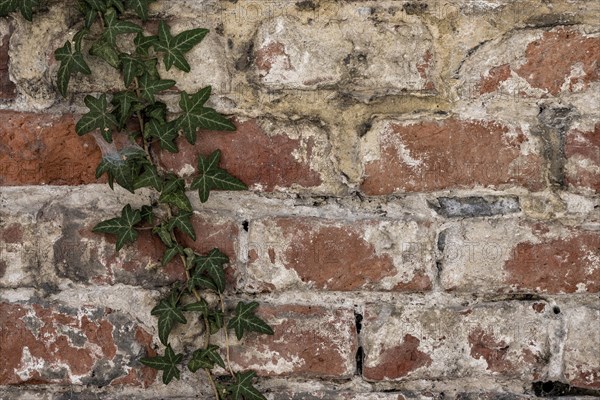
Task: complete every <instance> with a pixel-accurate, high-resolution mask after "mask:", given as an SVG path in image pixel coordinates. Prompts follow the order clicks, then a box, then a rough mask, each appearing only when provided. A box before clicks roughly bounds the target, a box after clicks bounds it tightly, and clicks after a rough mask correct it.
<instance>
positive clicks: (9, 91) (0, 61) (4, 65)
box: [0, 27, 17, 100]
mask: <svg viewBox="0 0 600 400" xmlns="http://www.w3.org/2000/svg"><path fill="white" fill-rule="evenodd" d="M11 34H12V29H11V28H10V27H9V31H8V33H7V34H5V35H4V36H2V35H0V100H12V99H14V98H15V97H16V96H17V87H16V86H15V84H14V83H13V82H12V81H11V80H10V76H9V73H8V67H9V63H10V58H9V56H8V49H9V42H10V36H11Z"/></svg>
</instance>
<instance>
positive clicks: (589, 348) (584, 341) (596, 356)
mask: <svg viewBox="0 0 600 400" xmlns="http://www.w3.org/2000/svg"><path fill="white" fill-rule="evenodd" d="M560 310H561V313H562V314H564V316H565V318H566V320H567V323H566V329H565V331H566V333H567V335H566V339H565V345H564V359H563V365H564V375H565V378H566V379H567V381H568V382H569V383H570V384H571V385H573V386H577V387H583V388H590V389H600V329H598V328H599V327H600V309H599V308H598V304H597V301H596V305H595V306H588V307H586V306H566V305H565V306H562V305H561V307H560Z"/></svg>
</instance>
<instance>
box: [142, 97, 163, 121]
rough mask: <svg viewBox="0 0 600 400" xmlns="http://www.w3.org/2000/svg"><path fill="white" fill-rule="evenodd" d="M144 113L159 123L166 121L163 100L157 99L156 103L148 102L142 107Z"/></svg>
mask: <svg viewBox="0 0 600 400" xmlns="http://www.w3.org/2000/svg"><path fill="white" fill-rule="evenodd" d="M144 114H145V115H146V116H147V117H148V118H150V119H153V120H156V121H157V122H160V123H161V124H166V123H167V105H166V104H165V103H163V102H160V101H157V102H156V103H152V104H150V105H149V106H148V107H146V108H144Z"/></svg>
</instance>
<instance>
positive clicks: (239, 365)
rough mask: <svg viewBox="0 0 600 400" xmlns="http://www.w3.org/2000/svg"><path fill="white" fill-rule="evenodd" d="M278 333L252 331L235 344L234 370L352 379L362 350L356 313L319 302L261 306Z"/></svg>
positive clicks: (262, 315)
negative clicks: (327, 306)
mask: <svg viewBox="0 0 600 400" xmlns="http://www.w3.org/2000/svg"><path fill="white" fill-rule="evenodd" d="M258 314H259V315H260V316H261V317H262V318H263V319H265V320H266V321H267V323H269V325H271V327H272V328H273V330H274V331H275V334H274V335H273V336H265V335H256V334H249V335H248V336H247V338H246V339H243V340H242V342H241V343H240V344H239V346H238V345H235V344H234V345H233V346H232V347H231V361H232V363H233V366H234V369H236V370H246V369H253V370H255V371H256V372H257V373H258V375H261V376H294V377H319V378H349V377H351V376H352V375H353V374H354V371H355V369H356V366H355V354H356V351H357V349H358V341H357V338H356V328H355V325H354V312H353V310H351V309H345V308H336V309H327V308H324V307H320V306H301V305H279V306H275V305H265V304H263V305H261V306H260V308H259V313H258Z"/></svg>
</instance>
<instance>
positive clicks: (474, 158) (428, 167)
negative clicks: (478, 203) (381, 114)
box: [360, 118, 543, 195]
mask: <svg viewBox="0 0 600 400" xmlns="http://www.w3.org/2000/svg"><path fill="white" fill-rule="evenodd" d="M528 142H529V139H528V138H527V137H526V136H525V135H524V134H522V133H519V132H517V133H514V134H511V133H509V129H508V128H507V127H506V126H503V125H500V124H497V123H490V122H482V121H474V120H473V121H467V120H459V119H455V118H448V119H443V120H431V119H423V120H421V121H406V122H401V121H393V120H391V121H390V120H388V121H380V122H379V123H376V124H375V125H374V127H373V128H372V129H371V131H370V132H368V133H367V136H366V138H365V140H364V141H363V155H362V157H363V166H364V179H363V182H362V184H361V186H360V188H361V189H362V190H363V191H364V192H365V193H366V194H369V195H384V194H391V193H397V192H428V191H435V190H443V189H450V188H473V187H476V186H484V187H492V188H502V187H507V186H524V187H526V188H529V189H531V190H538V189H540V188H541V187H542V185H543V181H542V175H541V170H542V164H541V158H540V157H538V156H535V155H524V154H522V153H521V147H522V146H524V145H526V144H527V143H528Z"/></svg>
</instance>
